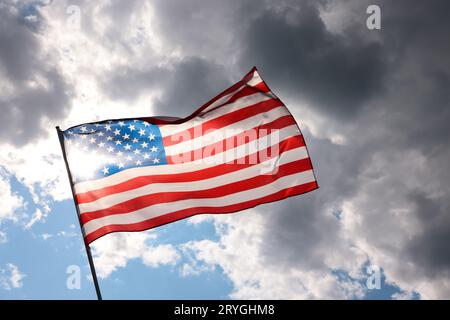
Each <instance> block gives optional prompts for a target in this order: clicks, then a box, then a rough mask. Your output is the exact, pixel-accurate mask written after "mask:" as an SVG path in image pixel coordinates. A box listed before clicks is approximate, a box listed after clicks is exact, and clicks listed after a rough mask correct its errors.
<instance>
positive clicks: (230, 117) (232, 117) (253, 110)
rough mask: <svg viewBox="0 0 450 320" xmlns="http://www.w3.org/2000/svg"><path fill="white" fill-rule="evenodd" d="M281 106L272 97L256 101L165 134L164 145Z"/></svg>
mask: <svg viewBox="0 0 450 320" xmlns="http://www.w3.org/2000/svg"><path fill="white" fill-rule="evenodd" d="M281 106H283V103H281V101H280V100H278V99H270V100H266V101H261V102H258V103H255V104H253V105H250V106H248V107H245V108H242V109H240V110H236V111H233V112H229V113H226V114H224V115H222V116H220V117H217V118H214V119H211V120H208V121H206V122H203V123H200V124H198V125H196V126H193V127H191V128H189V129H186V130H183V131H181V132H179V133H176V134H173V135H169V136H165V137H164V138H163V143H164V147H169V146H173V145H176V144H178V143H181V142H185V141H189V140H191V139H194V138H198V137H201V136H202V135H204V134H206V133H208V132H211V131H213V130H218V129H221V128H223V127H226V126H228V125H230V124H233V123H235V122H238V121H241V120H244V119H247V118H250V117H252V116H255V115H257V114H260V113H264V112H267V111H270V110H272V109H275V108H278V107H281Z"/></svg>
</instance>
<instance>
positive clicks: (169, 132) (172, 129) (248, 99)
mask: <svg viewBox="0 0 450 320" xmlns="http://www.w3.org/2000/svg"><path fill="white" fill-rule="evenodd" d="M267 100H276V99H274V98H273V97H271V96H267V95H265V94H262V93H260V92H257V93H255V94H252V95H249V96H245V97H243V98H241V99H239V100H237V101H235V102H233V103H227V104H225V105H223V106H220V107H219V108H217V109H215V110H212V111H210V112H208V113H206V114H205V115H203V116H202V117H201V118H200V117H199V118H194V119H191V120H189V121H186V122H185V123H182V124H176V125H164V126H161V127H160V131H161V135H162V136H163V142H164V145H165V146H170V145H171V144H173V143H176V141H172V140H173V139H172V138H171V136H175V135H182V136H183V135H186V134H185V133H184V132H186V131H187V132H188V134H189V132H192V128H193V127H195V126H196V125H198V124H199V123H200V122H201V123H206V122H208V121H212V120H214V119H217V118H219V117H221V116H224V115H227V114H228V113H230V112H236V111H239V110H242V109H245V108H248V106H252V105H256V104H258V103H261V102H264V101H267Z"/></svg>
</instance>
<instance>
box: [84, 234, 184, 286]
mask: <svg viewBox="0 0 450 320" xmlns="http://www.w3.org/2000/svg"><path fill="white" fill-rule="evenodd" d="M155 238H156V234H154V233H149V232H140V233H114V234H109V235H106V236H104V237H102V238H100V239H98V240H96V241H95V242H94V243H93V244H92V254H93V257H94V262H95V268H96V271H97V274H98V276H99V277H100V278H107V277H108V276H109V275H110V274H111V273H113V272H114V271H116V270H117V269H118V268H125V267H126V265H127V263H128V261H129V260H131V259H141V261H142V263H143V264H145V265H146V266H149V267H152V268H155V267H158V266H161V265H174V264H175V263H176V262H177V261H178V260H179V258H180V255H179V253H178V252H177V250H176V249H175V248H174V247H173V246H172V245H169V244H162V245H151V244H149V242H150V241H151V240H155Z"/></svg>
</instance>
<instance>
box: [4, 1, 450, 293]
mask: <svg viewBox="0 0 450 320" xmlns="http://www.w3.org/2000/svg"><path fill="white" fill-rule="evenodd" d="M371 4H376V5H378V6H379V7H380V8H381V29H380V30H369V29H368V28H367V26H366V20H367V18H368V16H369V15H368V14H367V13H366V9H367V7H368V6H369V5H371ZM448 12H450V3H448V1H445V0H442V1H434V0H430V1H419V0H418V1H412V0H408V1H406V0H405V1H402V0H396V1H379V0H369V1H360V0H348V1H347V0H339V1H337V0H336V1H331V0H330V1H327V0H322V1H307V0H305V1H300V0H280V1H268V0H266V1H264V0H246V1H223V0H208V1H200V0H189V1H186V0H184V1H181V0H179V1H171V0H154V1H147V2H145V1H140V0H132V1H113V0H110V1H106V0H105V1H87V0H78V1H77V0H71V1H64V0H61V1H52V0H35V1H27V0H2V1H1V2H0V150H1V152H0V199H1V202H2V204H1V206H0V299H14V298H15V299H22V298H27V299H40V298H50V299H51V298H64V299H66V298H67V299H79V298H82V299H90V298H95V291H94V289H93V285H92V283H91V281H90V277H89V267H88V264H87V259H86V255H85V252H84V247H83V243H82V239H81V235H80V231H79V226H78V224H77V218H76V215H75V210H74V206H73V202H72V201H71V195H70V188H69V183H68V180H67V176H66V172H65V169H64V166H63V161H62V157H61V152H60V148H59V144H58V139H57V135H56V132H55V129H54V128H55V126H56V125H60V126H61V127H63V128H66V127H69V126H72V125H76V124H79V123H82V122H88V121H95V120H101V119H111V118H121V117H127V118H129V117H134V116H136V117H143V116H154V115H168V116H178V117H182V116H186V115H188V114H190V113H191V112H193V111H194V110H195V109H196V108H197V107H198V106H200V105H201V104H203V103H204V102H206V101H207V100H209V99H210V98H211V97H213V96H214V95H215V94H217V93H219V92H220V91H222V90H223V89H225V88H226V87H227V86H229V85H230V84H232V83H234V82H237V81H238V80H240V79H241V77H242V76H243V75H244V74H245V73H247V72H248V71H249V70H250V69H251V67H253V66H257V67H258V70H259V72H260V74H261V76H262V77H263V78H264V79H265V80H266V82H267V83H268V84H269V86H270V87H271V89H272V90H273V91H274V92H275V93H276V94H277V95H278V96H279V97H280V98H281V99H282V100H283V101H284V102H285V104H286V105H287V107H288V108H289V109H290V110H291V112H292V113H293V114H294V116H295V117H296V119H297V121H298V122H299V124H300V126H301V128H302V131H303V133H304V135H305V137H306V141H307V143H308V147H309V151H310V154H311V158H312V160H313V163H314V166H315V170H316V175H317V179H318V182H319V185H320V189H318V190H315V191H313V192H311V193H308V194H306V195H302V196H297V197H294V198H291V199H288V200H284V201H281V202H278V203H273V204H267V205H264V206H260V207H257V208H255V209H251V210H247V211H243V212H240V213H236V214H233V215H226V216H220V217H217V216H216V217H214V216H207V215H206V216H202V217H195V218H191V219H188V220H185V221H180V222H177V223H174V224H171V225H167V226H164V227H161V228H157V229H155V230H152V231H149V232H144V233H133V234H126V233H116V234H112V235H108V236H105V237H103V238H101V239H100V240H98V241H96V242H95V243H94V245H93V251H94V258H95V264H96V267H97V271H98V275H99V277H100V286H101V288H102V292H103V295H104V297H105V298H114V299H117V298H123V299H127V298H137V299H139V298H144V299H145V298H186V299H196V298H209V299H227V298H243V299H247V298H252V299H253V298H255V299H258V298H269V299H270V298H272V299H279V298H285V299H320V298H326V299H334V298H338V299H371V298H386V299H417V298H422V299H434V298H447V299H448V298H450V250H448V244H449V241H450V215H449V212H450V184H449V181H450V171H449V170H448V168H449V162H450V148H449V147H450V140H449V137H450V126H449V125H448V121H449V120H450V91H449V89H448V88H449V87H450V58H449V57H450V42H449V41H448V35H449V33H450V19H449V17H448ZM74 266H75V268H79V269H80V274H81V283H80V289H69V288H68V287H67V279H68V277H69V276H70V274H68V273H67V272H68V270H69V273H70V270H73V268H74ZM71 268H72V269H71ZM368 268H369V270H374V268H375V269H376V268H379V270H380V272H381V273H380V274H381V288H380V289H370V288H368V287H367V285H366V282H367V279H368V277H369V276H370V272H369V273H368Z"/></svg>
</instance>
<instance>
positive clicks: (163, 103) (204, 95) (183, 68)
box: [155, 58, 230, 117]
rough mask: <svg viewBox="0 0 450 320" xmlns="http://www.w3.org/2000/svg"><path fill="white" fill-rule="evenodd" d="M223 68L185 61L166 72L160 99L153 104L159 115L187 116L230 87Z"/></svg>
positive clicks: (211, 64) (194, 61)
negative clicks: (165, 81)
mask: <svg viewBox="0 0 450 320" xmlns="http://www.w3.org/2000/svg"><path fill="white" fill-rule="evenodd" d="M226 74H227V72H226V70H225V68H224V67H223V66H220V65H217V64H214V63H211V62H209V61H207V60H204V59H201V58H187V59H184V60H183V61H181V62H180V63H179V64H177V65H176V67H175V68H174V69H173V70H172V71H171V72H170V75H169V79H168V82H167V86H166V87H165V88H164V95H163V96H162V97H161V98H160V99H159V101H157V103H156V104H155V107H156V110H157V112H158V113H160V114H161V115H168V116H179V117H184V116H188V115H189V114H191V113H192V112H194V111H195V110H196V109H197V108H199V107H200V106H201V105H203V104H204V103H206V102H207V101H208V100H209V99H211V98H213V97H214V96H216V95H217V94H218V93H219V91H221V90H225V89H226V87H227V86H228V85H229V84H230V82H229V80H228V79H227V77H226Z"/></svg>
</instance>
